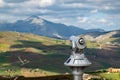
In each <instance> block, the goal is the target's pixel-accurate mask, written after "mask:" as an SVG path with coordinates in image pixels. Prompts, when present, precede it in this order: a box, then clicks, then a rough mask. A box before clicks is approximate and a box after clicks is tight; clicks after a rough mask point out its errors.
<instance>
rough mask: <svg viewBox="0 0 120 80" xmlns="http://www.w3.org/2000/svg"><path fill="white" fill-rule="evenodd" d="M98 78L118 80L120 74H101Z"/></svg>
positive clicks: (119, 79)
mask: <svg viewBox="0 0 120 80" xmlns="http://www.w3.org/2000/svg"><path fill="white" fill-rule="evenodd" d="M100 76H101V77H103V78H105V79H107V80H120V73H101V74H100Z"/></svg>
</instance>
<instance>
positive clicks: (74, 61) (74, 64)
mask: <svg viewBox="0 0 120 80" xmlns="http://www.w3.org/2000/svg"><path fill="white" fill-rule="evenodd" d="M70 41H71V42H72V49H73V51H72V54H71V55H70V57H69V58H68V59H67V60H66V61H65V63H64V65H65V66H69V67H70V68H71V69H72V74H73V76H74V80H83V77H82V76H83V70H84V68H85V67H87V66H89V65H91V62H90V61H89V60H88V59H87V58H86V56H85V55H84V49H85V48H86V43H85V40H84V38H83V37H82V36H71V37H70Z"/></svg>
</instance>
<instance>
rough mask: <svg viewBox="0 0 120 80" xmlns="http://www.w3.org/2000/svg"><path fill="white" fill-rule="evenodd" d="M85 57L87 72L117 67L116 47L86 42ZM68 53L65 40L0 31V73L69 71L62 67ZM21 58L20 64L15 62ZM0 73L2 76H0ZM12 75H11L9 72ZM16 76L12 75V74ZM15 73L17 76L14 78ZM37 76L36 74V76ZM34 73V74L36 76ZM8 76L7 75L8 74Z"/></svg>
mask: <svg viewBox="0 0 120 80" xmlns="http://www.w3.org/2000/svg"><path fill="white" fill-rule="evenodd" d="M86 43H87V47H88V48H87V49H86V50H85V52H86V53H85V54H86V56H87V57H88V59H89V60H90V61H91V62H92V65H91V67H89V68H88V70H87V71H90V70H97V69H102V68H108V67H120V65H119V64H120V62H119V61H120V54H119V53H118V50H119V48H118V47H116V46H106V45H104V44H103V46H102V49H99V44H97V43H96V42H90V41H88V40H87V42H86ZM70 54H71V45H70V42H69V41H68V40H58V39H53V38H48V37H43V36H38V35H34V34H23V33H19V32H0V66H1V68H0V74H8V73H7V72H6V70H7V69H11V68H12V69H15V71H16V70H17V69H19V70H20V72H21V70H23V72H22V73H20V72H19V73H18V74H21V75H23V74H25V72H24V71H26V70H25V69H27V70H28V72H29V73H31V75H33V74H35V73H33V74H32V72H30V71H31V70H36V69H37V70H40V73H39V74H40V75H53V74H60V73H65V72H69V71H70V69H69V68H68V67H66V66H64V65H63V63H64V61H65V60H66V59H67V58H68V57H69V56H70ZM19 58H21V59H22V60H23V61H24V63H26V64H23V62H21V61H20V60H19ZM1 72H2V73H1ZM13 73H14V72H13ZM14 74H16V73H14ZM18 74H17V75H18ZM37 74H38V73H37ZM37 74H36V75H37ZM8 75H9V74H8Z"/></svg>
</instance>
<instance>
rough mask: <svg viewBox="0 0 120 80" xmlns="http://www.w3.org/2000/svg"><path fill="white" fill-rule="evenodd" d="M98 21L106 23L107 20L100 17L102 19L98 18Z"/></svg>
mask: <svg viewBox="0 0 120 80" xmlns="http://www.w3.org/2000/svg"><path fill="white" fill-rule="evenodd" d="M98 22H100V23H106V22H107V20H106V19H104V18H102V19H99V20H98Z"/></svg>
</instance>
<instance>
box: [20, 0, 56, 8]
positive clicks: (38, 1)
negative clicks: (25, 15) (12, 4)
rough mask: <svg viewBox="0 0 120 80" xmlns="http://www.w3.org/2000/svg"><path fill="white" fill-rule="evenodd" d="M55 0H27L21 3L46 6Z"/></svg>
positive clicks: (22, 4)
mask: <svg viewBox="0 0 120 80" xmlns="http://www.w3.org/2000/svg"><path fill="white" fill-rule="evenodd" d="M54 1H55V0H29V1H25V2H23V3H21V6H23V7H48V6H51V5H53V4H54Z"/></svg>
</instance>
